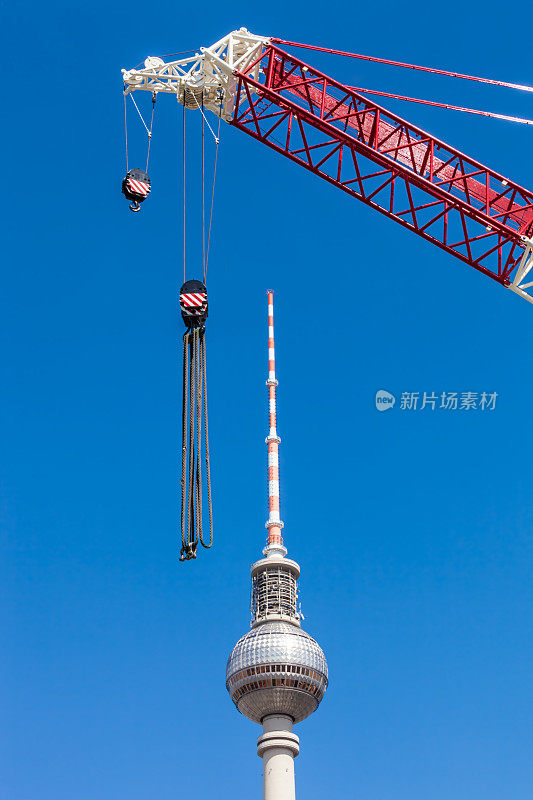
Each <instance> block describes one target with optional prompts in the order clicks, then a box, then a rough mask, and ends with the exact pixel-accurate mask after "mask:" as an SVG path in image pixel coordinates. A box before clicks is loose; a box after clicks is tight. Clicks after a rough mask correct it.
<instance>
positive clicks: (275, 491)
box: [265, 291, 283, 547]
mask: <svg viewBox="0 0 533 800" xmlns="http://www.w3.org/2000/svg"><path fill="white" fill-rule="evenodd" d="M267 294H268V380H267V382H266V385H267V386H268V414H269V431H268V436H267V438H266V440H265V441H266V444H267V448H268V512H269V515H268V520H267V522H266V527H267V528H268V546H269V547H270V545H274V546H277V547H279V546H283V539H282V537H281V529H282V528H283V522H282V521H281V519H280V516H279V458H278V448H279V443H280V442H281V439H280V438H279V436H278V432H277V430H276V386H277V385H278V382H277V380H276V351H275V346H274V292H272V291H269V292H267Z"/></svg>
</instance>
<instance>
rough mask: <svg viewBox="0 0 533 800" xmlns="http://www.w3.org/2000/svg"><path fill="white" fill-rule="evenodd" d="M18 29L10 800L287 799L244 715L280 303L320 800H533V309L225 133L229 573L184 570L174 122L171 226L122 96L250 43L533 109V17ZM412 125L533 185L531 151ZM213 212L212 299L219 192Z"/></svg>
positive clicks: (5, 311) (9, 489) (5, 545)
mask: <svg viewBox="0 0 533 800" xmlns="http://www.w3.org/2000/svg"><path fill="white" fill-rule="evenodd" d="M2 11H3V18H4V24H3V27H4V32H5V40H4V43H3V47H2V54H3V75H4V82H3V83H4V105H5V109H6V122H5V123H4V126H3V134H4V150H3V153H4V160H3V167H2V172H3V176H4V178H5V188H4V191H3V192H2V197H1V200H0V202H1V203H2V206H3V208H2V219H3V221H4V226H5V227H4V234H3V255H4V258H3V270H2V272H3V291H2V298H1V300H0V303H1V310H0V331H1V337H2V353H3V357H2V366H1V369H2V387H3V391H2V395H1V399H0V411H1V419H2V425H1V428H0V436H1V440H0V449H1V452H2V459H1V465H0V470H1V473H0V476H1V495H0V497H1V512H0V513H1V516H0V519H1V528H2V566H1V570H2V585H3V587H4V588H3V592H4V602H3V604H2V606H3V611H2V638H3V641H4V649H5V650H6V651H7V658H6V659H4V660H3V665H2V667H1V680H0V696H1V701H2V707H3V711H4V715H3V716H4V720H5V722H4V725H3V728H4V730H3V734H2V767H1V771H2V778H1V783H2V785H3V790H2V796H3V797H6V798H9V800H37V798H38V800H67V799H68V800H72V799H73V798H74V799H75V800H96V798H98V800H116V798H126V797H127V798H128V799H129V800H148V798H150V799H151V798H154V797H157V798H158V800H170V799H171V798H172V800H175V798H182V797H183V798H186V797H190V796H194V797H196V798H200V799H201V800H204V798H205V799H206V800H207V798H210V799H211V798H215V797H217V798H219V797H220V798H223V797H232V798H235V800H240V798H243V800H244V798H250V797H252V796H254V797H258V796H260V791H261V762H260V760H259V759H258V758H257V756H256V754H255V740H256V736H257V735H258V733H259V728H258V726H255V725H254V724H253V723H251V722H249V721H248V720H246V719H244V718H243V717H240V716H239V715H238V713H237V712H236V711H235V709H234V707H233V706H232V704H231V702H230V700H229V698H228V697H227V695H226V691H225V686H224V670H225V662H226V657H227V654H228V652H229V650H230V649H231V647H232V646H233V644H234V643H235V641H236V640H237V638H238V637H239V636H240V635H242V634H243V633H244V632H245V631H246V630H247V626H248V620H249V614H248V605H249V565H250V563H251V562H252V561H253V560H254V559H255V558H256V557H257V556H258V554H259V553H260V549H261V547H262V546H263V542H264V536H265V530H264V521H265V519H266V516H267V512H266V453H265V445H264V437H265V435H266V430H267V415H266V411H267V406H266V389H265V386H264V381H265V378H266V371H267V363H266V346H265V338H266V296H265V291H266V290H267V289H269V288H273V289H275V291H276V326H277V327H276V333H277V346H278V378H279V381H280V388H279V398H278V408H279V430H280V433H281V435H282V438H283V442H282V450H281V477H282V498H281V501H282V517H283V519H284V520H285V523H286V527H285V538H286V543H287V545H288V547H289V552H290V554H291V555H292V556H293V557H295V558H296V559H297V560H298V561H299V562H300V563H301V566H302V580H301V599H302V606H303V610H304V613H305V614H306V620H305V627H306V629H307V630H308V631H309V632H310V633H311V634H313V635H314V636H316V638H317V639H318V641H319V643H320V644H321V645H322V647H323V648H324V650H325V653H326V655H327V658H328V662H329V666H330V679H331V682H330V687H329V689H328V692H327V695H326V698H325V700H324V702H323V704H322V706H321V708H320V710H319V711H318V713H317V714H315V715H314V716H313V717H312V718H310V719H309V720H307V721H306V722H304V723H303V724H302V725H300V726H298V730H297V732H298V734H299V735H300V739H301V755H300V756H299V758H298V759H297V762H296V770H297V790H298V794H299V797H301V798H306V800H319V798H320V800H322V799H323V798H325V797H331V796H335V797H339V798H352V797H357V798H359V799H360V800H427V799H428V798H431V800H452V799H453V800H475V799H476V798H483V800H503V799H504V798H505V800H507V798H511V797H512V798H513V800H530V798H531V785H532V769H531V749H532V744H533V741H532V733H531V724H530V717H531V701H532V692H531V668H530V667H531V658H532V655H533V647H532V643H531V616H532V611H533V596H532V590H531V585H532V581H531V558H532V555H533V554H532V547H531V528H532V524H533V512H532V510H531V499H530V483H531V457H530V453H531V429H530V426H529V423H528V419H529V414H530V406H531V402H532V394H533V380H532V378H531V371H530V361H531V338H532V337H531V327H532V321H533V308H532V307H531V306H530V305H528V304H527V303H525V302H524V301H522V300H520V299H519V298H517V297H515V296H514V295H513V294H512V293H511V292H507V291H505V290H504V289H502V288H501V287H500V286H498V285H497V284H495V283H493V282H492V281H490V280H489V279H488V278H485V277H483V276H481V275H479V274H478V273H476V272H475V271H474V270H471V269H470V268H468V267H467V266H465V265H463V264H461V262H459V261H458V260H456V259H453V258H451V257H450V256H448V255H447V254H446V253H443V252H441V251H440V250H438V249H437V248H435V247H432V246H431V245H430V244H429V243H427V242H424V241H422V240H418V239H417V238H416V237H414V236H413V235H412V234H410V233H409V232H408V231H405V230H403V229H401V228H400V227H399V226H397V225H395V224H394V223H392V222H390V221H389V220H387V219H386V218H384V217H382V216H380V215H379V214H377V213H375V212H373V211H372V210H371V209H368V208H366V207H364V206H363V205H362V204H359V203H358V202H357V201H355V200H353V199H352V198H349V197H347V196H345V195H344V194H343V193H341V192H339V191H337V190H336V189H334V188H333V187H332V186H329V185H328V184H326V183H325V182H322V181H320V180H318V179H317V178H316V177H314V176H313V175H311V174H308V173H306V172H305V171H304V170H302V169H300V168H299V167H297V166H296V165H293V164H291V163H289V162H285V161H284V160H283V159H282V158H281V157H279V156H277V155H276V154H275V153H274V152H272V151H270V150H268V149H267V148H264V147H262V146H261V145H260V144H258V143H256V142H254V141H253V140H251V139H250V138H248V137H247V136H245V135H244V134H242V133H241V132H239V131H237V130H233V129H231V128H230V127H229V126H225V127H224V128H223V130H222V142H221V147H220V162H219V175H218V179H217V192H218V194H217V199H216V209H215V218H214V227H213V240H212V250H211V258H210V268H209V292H210V303H211V310H210V317H209V323H208V359H209V362H208V369H209V403H210V432H211V450H212V462H213V482H214V503H215V525H216V529H215V537H216V541H215V547H214V548H213V549H212V550H211V551H209V552H207V551H204V552H202V553H201V554H200V556H201V557H200V558H198V560H197V561H196V562H191V563H187V564H178V563H177V554H178V539H177V521H178V491H177V480H178V475H177V471H178V435H179V359H180V343H181V333H182V326H181V321H180V320H179V318H178V314H177V310H176V292H177V289H178V287H179V284H180V278H181V270H180V255H181V236H180V231H179V216H178V215H179V202H180V194H179V193H180V190H181V176H180V167H179V158H178V156H179V153H178V141H179V135H180V126H179V120H178V115H177V113H176V108H175V103H174V102H173V99H172V98H171V97H163V98H160V100H159V101H158V115H157V117H156V127H155V133H154V140H153V156H152V164H151V169H150V173H151V177H152V181H153V191H152V194H151V196H150V198H149V200H148V201H147V202H146V204H145V206H144V208H143V211H142V213H141V214H138V215H133V214H131V213H130V212H129V211H128V209H127V203H126V201H125V200H124V198H123V197H122V195H121V194H120V182H121V180H122V177H123V165H124V148H123V119H122V113H123V108H122V96H121V81H120V69H121V68H122V67H131V66H134V65H135V64H137V63H138V62H139V61H141V60H143V59H144V58H145V57H146V56H147V55H150V54H160V53H169V52H175V51H181V50H183V49H187V48H197V47H199V46H201V45H207V44H210V43H211V42H213V41H215V40H216V39H218V38H219V37H220V36H222V35H224V34H225V33H226V32H229V31H230V30H232V29H234V28H237V27H240V26H241V25H245V26H247V27H248V28H249V29H250V30H252V31H254V32H257V33H261V34H265V35H269V34H270V35H274V36H280V37H282V38H287V39H296V40H300V41H307V42H311V43H317V44H323V45H326V46H332V47H335V48H340V49H347V50H355V51H359V52H363V53H369V54H375V55H379V56H383V57H388V58H393V59H398V60H405V61H412V62H415V63H422V64H429V65H432V66H437V67H441V68H444V69H452V70H457V71H462V72H467V73H474V74H480V75H487V76H489V77H496V78H501V79H503V80H510V81H516V82H519V83H532V82H533V78H532V73H531V59H530V57H529V54H528V49H527V47H524V46H523V42H524V20H527V19H528V18H529V16H530V14H529V11H530V9H529V4H527V3H525V2H518V3H517V4H514V5H513V7H512V13H509V12H507V10H506V8H505V7H502V5H501V4H495V3H487V2H484V3H481V2H477V0H476V1H475V2H471V3H468V4H465V3H459V2H456V0H452V1H451V2H450V3H448V4H447V5H446V7H443V6H420V5H417V6H413V7H399V6H398V4H397V3H392V2H390V0H385V2H384V3H382V4H380V6H379V7H377V6H365V5H361V4H357V5H356V6H354V5H352V4H349V3H335V2H332V3H329V4H327V6H326V7H325V6H324V5H323V4H319V3H306V4H303V3H292V4H282V5H278V6H272V5H270V6H268V5H267V6H265V7H264V8H263V9H262V8H261V7H258V6H251V5H250V4H249V3H246V4H245V3H242V2H239V3H233V4H232V5H230V6H227V5H224V4H218V3H217V4H215V3H210V2H208V3H204V4H202V5H201V6H194V5H193V6H191V5H190V4H187V5H182V6H180V5H178V4H176V3H168V2H166V0H162V2H160V3H158V4H157V6H152V7H150V6H147V5H146V4H145V3H140V2H137V0H132V2H130V3H128V4H127V5H124V4H122V3H121V4H119V3H111V4H110V3H106V4H104V3H102V2H100V0H95V2H91V3H86V2H80V3H78V4H76V5H75V6H72V4H71V3H68V4H67V3H57V2H52V3H49V4H24V5H22V6H18V7H15V5H14V4H10V5H9V6H8V5H6V4H3V7H2ZM309 60H310V61H311V63H313V64H316V65H317V66H318V67H320V68H322V69H323V70H324V71H326V72H329V73H330V74H332V75H334V76H335V77H338V78H340V79H343V80H346V81H347V82H351V83H355V84H356V85H364V84H365V83H366V84H367V85H369V86H372V87H374V88H381V89H384V90H386V91H393V92H398V93H404V94H408V95H415V96H417V95H418V96H422V97H424V96H425V97H431V98H435V99H444V100H445V101H448V102H450V103H455V104H458V105H470V106H476V107H480V108H488V109H493V110H495V111H500V112H502V113H510V114H516V115H520V116H526V117H533V103H532V100H531V95H527V94H520V93H517V92H512V91H509V90H504V89H498V88H495V87H487V86H481V85H477V84H470V83H467V82H460V81H453V80H451V79H447V78H437V77H433V76H428V75H422V74H417V73H411V72H410V71H406V70H395V69H391V68H385V67H380V66H377V65H371V64H367V63H359V62H349V63H345V62H344V61H343V60H342V59H338V58H335V57H331V56H325V55H318V54H317V55H316V56H315V55H313V54H309ZM145 99H147V98H145ZM387 104H388V105H389V107H391V108H395V109H397V110H400V109H401V113H402V114H404V115H405V116H407V117H408V118H409V119H411V120H412V121H413V122H416V123H418V124H419V125H421V126H424V127H426V128H427V129H429V130H430V131H431V132H432V133H434V134H436V135H439V136H440V137H442V138H443V139H444V140H447V141H449V142H450V143H451V144H454V145H455V146H457V147H459V148H461V149H463V150H464V151H466V152H467V153H471V154H472V155H473V156H475V157H476V158H478V159H479V160H481V161H482V162H485V163H487V164H489V165H490V166H491V167H493V168H495V169H497V170H500V171H501V172H502V173H504V174H507V175H509V177H511V178H513V179H514V180H516V181H518V182H519V183H521V184H523V185H525V186H530V187H531V185H532V183H533V181H532V177H533V176H532V174H531V163H530V162H531V159H530V152H531V141H532V139H531V137H532V135H533V133H532V130H531V129H530V128H527V127H525V126H523V127H520V126H517V125H512V124H509V123H504V122H498V121H491V120H486V119H482V118H474V117H467V116H466V115H465V116H463V115H459V114H454V113H451V112H445V111H440V110H437V109H429V108H424V107H422V106H413V107H412V108H410V107H405V106H403V105H402V104H400V103H394V102H393V101H390V103H389V102H388V101H387ZM189 119H190V120H191V121H190V124H189V130H190V134H191V139H190V154H191V163H190V170H191V174H194V170H195V169H196V174H199V163H198V159H197V155H198V148H197V141H198V124H197V123H198V118H197V117H193V115H189ZM131 120H132V131H133V133H132V140H131V147H132V149H133V150H134V151H135V153H134V155H133V156H132V157H133V160H140V155H139V157H138V158H136V154H141V153H142V152H144V151H143V147H144V143H143V139H142V135H141V134H142V129H140V127H139V125H138V121H137V123H136V121H135V119H134V118H133V116H132V117H131ZM135 124H137V128H136V129H135ZM135 131H136V132H135ZM189 203H190V208H191V214H190V217H191V219H190V223H191V227H190V232H189V241H190V242H191V248H190V260H189V270H190V272H189V275H188V277H193V275H194V274H195V271H196V274H197V268H198V265H199V264H200V253H201V250H200V244H199V242H200V239H199V215H198V209H199V207H200V205H199V204H200V193H199V183H198V182H196V181H195V182H192V181H191V183H190V185H189ZM280 208H281V209H283V211H284V212H285V219H286V222H285V224H284V225H279V224H276V218H275V215H274V211H273V210H274V209H280ZM193 242H195V245H194V247H193V246H192V243H193ZM331 291H333V292H334V293H335V294H336V297H337V301H336V303H335V307H336V313H335V324H334V325H332V323H331V318H330V312H329V300H328V301H327V302H326V297H329V294H330V292H331ZM378 389H386V390H388V391H390V392H392V393H394V394H395V395H396V396H398V397H399V396H400V394H401V392H403V391H418V392H423V391H434V392H436V393H440V392H442V391H447V392H451V391H458V392H463V391H474V392H482V391H487V392H489V391H490V392H498V399H497V404H496V408H495V409H494V410H493V411H485V412H480V411H470V412H465V411H459V410H458V411H448V412H445V411H438V410H435V411H430V410H427V409H425V410H424V411H421V410H417V411H407V410H401V409H400V407H399V402H398V403H397V404H396V406H395V407H394V408H393V409H392V410H391V411H388V412H387V413H378V412H377V411H376V408H375V405H374V395H375V392H376V391H377V390H378ZM228 765H229V768H228Z"/></svg>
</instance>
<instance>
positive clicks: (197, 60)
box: [122, 28, 270, 122]
mask: <svg viewBox="0 0 533 800" xmlns="http://www.w3.org/2000/svg"><path fill="white" fill-rule="evenodd" d="M269 42H270V39H268V38H267V37H264V36H254V34H252V33H250V32H249V31H247V30H246V28H240V29H239V30H238V31H232V32H231V33H229V34H228V35H227V36H224V37H223V38H222V39H220V40H219V41H218V42H215V44H213V45H211V47H201V48H200V52H199V53H195V54H194V56H189V58H180V59H178V60H177V61H167V62H165V61H164V60H163V59H162V58H159V57H158V56H149V57H148V58H147V59H146V61H145V62H144V69H130V70H126V69H123V70H122V76H123V80H124V92H125V94H129V93H130V92H133V91H136V90H137V89H141V90H144V91H146V92H152V93H153V92H156V93H157V92H167V93H169V94H175V95H176V96H177V99H178V102H179V103H182V104H183V105H185V106H186V107H187V108H190V109H192V110H194V109H199V108H202V103H203V108H207V109H209V110H210V111H213V112H214V113H215V114H217V116H221V117H222V118H223V119H225V120H226V121H227V122H229V121H230V120H231V118H232V115H233V110H234V107H235V88H236V85H237V78H236V77H235V74H234V73H235V71H237V70H238V71H243V70H246V69H247V68H248V67H249V66H250V65H251V64H252V63H253V62H254V61H255V60H257V65H256V66H255V67H254V68H252V70H251V71H250V73H249V74H250V77H252V78H254V79H255V80H258V76H259V71H260V69H261V65H260V63H259V57H260V55H261V53H262V50H263V47H264V46H265V45H267V44H268V43H269Z"/></svg>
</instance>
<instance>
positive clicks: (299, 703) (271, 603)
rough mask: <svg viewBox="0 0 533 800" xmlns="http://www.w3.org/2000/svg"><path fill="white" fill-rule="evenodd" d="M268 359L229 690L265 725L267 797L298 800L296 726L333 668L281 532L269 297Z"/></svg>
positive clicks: (261, 747) (262, 752) (261, 749)
mask: <svg viewBox="0 0 533 800" xmlns="http://www.w3.org/2000/svg"><path fill="white" fill-rule="evenodd" d="M268 354H269V373H268V380H267V386H268V393H269V417H270V428H269V434H268V436H267V439H266V444H267V446H268V495H269V518H268V520H267V522H266V527H267V529H268V538H267V545H266V547H265V548H264V550H263V556H264V558H262V559H260V560H259V561H256V562H255V563H254V564H252V570H251V571H252V620H251V630H250V631H248V633H246V634H245V635H244V636H242V637H241V638H240V639H239V641H238V642H237V644H236V645H235V647H234V648H233V650H232V651H231V654H230V656H229V658H228V663H227V668H226V688H227V690H228V692H229V694H230V696H231V699H232V700H233V702H234V703H235V705H236V706H237V708H238V710H239V711H240V712H241V714H244V716H246V717H248V719H251V720H253V721H254V722H258V723H259V724H262V726H263V733H262V735H261V736H259V738H258V740H257V754H258V756H260V757H261V758H263V800H294V799H295V784H294V758H295V756H297V755H298V753H299V738H298V736H297V735H296V734H295V733H294V732H293V730H292V728H293V724H294V723H296V722H301V721H302V720H303V719H305V718H306V717H308V716H309V715H310V714H312V713H313V712H314V711H316V709H317V708H318V705H319V703H320V701H321V700H322V698H323V696H324V693H325V691H326V688H327V685H328V667H327V663H326V658H325V656H324V653H323V652H322V649H321V648H320V646H319V645H318V643H317V642H316V641H315V640H314V639H313V637H312V636H310V635H309V634H308V633H306V632H305V631H304V630H302V627H301V622H300V616H301V615H300V613H299V611H298V578H299V577H300V567H299V565H298V564H297V563H296V561H293V560H292V559H289V558H287V549H286V548H285V547H284V544H283V539H282V535H281V531H282V529H283V522H282V521H281V519H280V509H279V462H278V447H279V444H280V441H281V440H280V438H279V436H278V434H277V430H276V387H277V383H278V382H277V380H276V371H275V349H274V298H273V293H272V292H269V293H268Z"/></svg>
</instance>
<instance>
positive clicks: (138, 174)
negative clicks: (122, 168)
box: [122, 167, 150, 211]
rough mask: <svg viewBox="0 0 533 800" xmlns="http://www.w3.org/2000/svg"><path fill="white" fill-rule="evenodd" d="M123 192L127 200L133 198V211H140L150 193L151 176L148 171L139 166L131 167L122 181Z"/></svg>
mask: <svg viewBox="0 0 533 800" xmlns="http://www.w3.org/2000/svg"><path fill="white" fill-rule="evenodd" d="M122 194H123V195H124V196H125V197H126V199H127V200H131V203H130V209H131V210H132V211H140V210H141V205H140V204H141V203H142V202H143V200H146V198H147V197H148V195H149V194H150V178H149V177H148V175H147V173H146V172H145V171H144V170H142V169H139V168H138V167H135V169H130V170H129V172H128V173H127V175H126V177H125V178H124V180H123V181H122Z"/></svg>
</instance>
